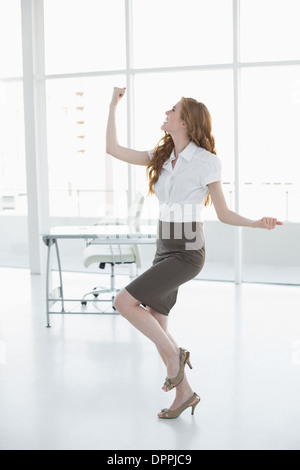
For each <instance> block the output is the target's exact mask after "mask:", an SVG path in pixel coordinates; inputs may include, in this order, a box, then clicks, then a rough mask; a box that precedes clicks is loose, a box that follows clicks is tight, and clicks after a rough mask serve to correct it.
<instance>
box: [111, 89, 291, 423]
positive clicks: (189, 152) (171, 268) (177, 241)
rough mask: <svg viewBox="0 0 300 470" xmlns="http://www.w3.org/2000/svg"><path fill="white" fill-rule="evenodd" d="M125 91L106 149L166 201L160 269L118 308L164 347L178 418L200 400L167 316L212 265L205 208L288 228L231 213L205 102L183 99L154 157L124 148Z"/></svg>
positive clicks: (167, 415) (233, 221) (126, 292)
mask: <svg viewBox="0 0 300 470" xmlns="http://www.w3.org/2000/svg"><path fill="white" fill-rule="evenodd" d="M125 92H126V88H114V91H113V96H112V101H111V104H110V111H109V117H108V124H107V135H106V146H107V148H106V151H107V153H108V154H110V155H112V156H113V157H116V158H117V159H119V160H122V161H125V162H128V163H131V164H134V165H143V166H145V167H147V173H148V177H149V192H150V193H151V194H153V193H154V192H155V194H156V195H157V197H158V199H159V202H160V216H159V226H158V228H159V230H158V232H159V237H158V240H157V251H156V256H155V259H154V262H153V266H152V267H151V268H150V269H149V270H147V271H146V272H144V273H143V274H142V275H141V276H139V277H138V278H136V279H135V280H134V281H133V282H131V283H130V284H129V285H128V286H126V288H124V289H123V290H122V291H120V292H119V293H118V295H117V296H116V298H115V308H116V309H117V310H118V311H119V312H120V314H121V315H122V316H123V317H125V318H126V319H127V320H128V321H129V322H130V323H132V325H133V326H135V328H137V329H138V330H139V331H140V332H141V333H143V334H144V335H145V336H146V337H147V338H149V339H150V340H151V341H153V343H154V344H155V346H156V347H157V349H158V352H159V354H160V355H161V357H162V360H163V361H164V363H165V365H166V368H167V378H166V381H165V383H164V385H163V390H164V391H166V392H167V391H169V390H171V389H173V388H175V387H176V397H175V400H174V402H173V404H172V405H171V406H170V408H168V409H164V410H162V411H161V413H159V414H158V417H159V418H163V419H172V418H177V417H178V416H179V415H180V414H181V413H182V412H183V411H184V410H185V409H186V408H189V407H191V408H192V414H193V413H194V409H195V407H196V406H197V404H198V403H199V401H200V398H199V397H198V395H197V394H196V393H194V392H193V390H192V388H191V386H190V384H189V382H188V380H187V378H186V375H185V371H184V369H185V365H186V364H188V365H189V367H190V368H191V363H190V353H189V351H187V350H185V349H183V348H179V347H178V345H177V343H176V341H175V340H174V339H173V338H172V336H171V335H170V333H169V332H168V328H167V324H168V314H169V311H170V310H171V308H172V307H173V306H174V304H175V302H176V298H177V292H178V288H179V286H180V285H181V284H183V283H185V282H187V281H188V280H190V279H193V278H194V277H195V276H196V275H197V274H199V272H200V271H201V269H202V267H203V265H204V260H205V242H204V236H203V222H202V220H203V219H202V215H201V212H202V209H203V207H204V205H208V204H209V203H210V201H212V202H213V204H214V207H215V209H216V212H217V215H218V218H219V220H220V221H221V222H223V223H225V224H230V225H236V226H243V227H253V228H257V227H258V228H264V229H268V230H272V229H274V228H275V226H276V225H282V222H278V221H277V219H274V218H268V217H264V218H263V219H261V220H257V221H252V220H249V219H246V218H244V217H242V216H240V215H238V214H237V213H235V212H232V211H230V210H229V209H228V207H227V204H226V201H225V197H224V194H223V191H222V184H221V162H220V160H219V158H218V157H217V156H216V150H215V142H214V138H213V136H212V124H211V116H210V114H209V112H208V110H207V108H206V107H205V105H203V104H202V103H199V102H197V101H196V100H193V99H191V98H182V99H181V101H180V102H179V103H177V104H176V105H175V106H174V107H173V108H172V109H171V110H170V111H167V112H166V120H165V122H164V124H163V125H162V127H161V129H162V130H163V131H164V132H165V135H164V137H163V138H162V139H161V141H160V142H159V143H158V145H157V146H156V147H155V149H154V150H153V151H151V152H147V151H144V152H141V151H136V150H133V149H129V148H125V147H122V146H120V145H119V143H118V139H117V131H116V123H115V113H116V108H117V105H118V103H119V101H120V99H121V98H122V97H123V96H124V94H125Z"/></svg>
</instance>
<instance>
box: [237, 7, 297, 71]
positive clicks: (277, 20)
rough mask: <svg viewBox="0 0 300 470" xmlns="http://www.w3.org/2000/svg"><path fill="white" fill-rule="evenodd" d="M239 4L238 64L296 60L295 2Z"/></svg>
mask: <svg viewBox="0 0 300 470" xmlns="http://www.w3.org/2000/svg"><path fill="white" fill-rule="evenodd" d="M240 3H241V59H242V61H244V62H251V61H273V60H296V59H297V60H299V59H300V48H299V44H300V28H299V18H300V2H299V0H242V1H241V2H240ZM254 32H255V33H254Z"/></svg>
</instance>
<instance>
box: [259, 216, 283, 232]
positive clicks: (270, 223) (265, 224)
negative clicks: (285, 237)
mask: <svg viewBox="0 0 300 470" xmlns="http://www.w3.org/2000/svg"><path fill="white" fill-rule="evenodd" d="M276 225H283V222H279V221H278V220H277V219H273V218H272V217H263V218H262V219H260V220H257V221H255V222H254V228H265V229H267V230H273V229H274V228H275V226H276Z"/></svg>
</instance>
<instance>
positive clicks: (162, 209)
mask: <svg viewBox="0 0 300 470" xmlns="http://www.w3.org/2000/svg"><path fill="white" fill-rule="evenodd" d="M148 153H149V158H150V160H152V158H153V150H151V151H149V152H148ZM174 159H175V152H174V150H173V152H172V153H171V156H170V158H169V160H167V161H166V162H165V163H164V165H163V167H162V170H161V174H160V176H159V179H158V182H157V183H156V184H155V185H154V192H155V195H156V196H157V198H158V200H159V219H160V220H161V221H162V222H193V221H195V222H203V209H204V201H205V198H206V196H207V195H208V192H209V190H208V187H207V185H208V184H210V183H213V182H215V181H221V171H222V165H221V161H220V159H219V158H218V157H217V156H216V155H214V154H213V153H211V152H208V151H207V150H205V149H203V148H202V147H198V146H197V145H196V144H195V143H194V142H190V143H189V145H188V146H187V147H186V148H185V149H184V150H183V151H182V152H181V153H180V154H179V157H178V160H177V162H176V164H175V167H174V169H173V168H172V161H173V160H174Z"/></svg>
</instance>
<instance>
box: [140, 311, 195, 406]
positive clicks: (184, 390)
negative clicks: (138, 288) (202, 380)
mask: <svg viewBox="0 0 300 470" xmlns="http://www.w3.org/2000/svg"><path fill="white" fill-rule="evenodd" d="M146 308H147V310H148V311H149V312H150V313H151V315H152V316H153V317H154V318H155V319H156V321H157V322H158V323H159V324H160V326H161V327H162V329H163V330H164V331H165V333H166V334H167V336H168V337H169V339H170V341H172V343H173V344H174V345H175V346H176V347H177V348H178V345H177V343H176V341H175V340H174V338H173V337H172V336H171V335H170V333H169V332H168V317H167V316H165V315H162V314H161V313H159V312H157V311H155V310H154V309H152V308H150V307H148V306H147V307H146ZM156 347H157V350H158V352H159V354H160V356H161V358H162V360H163V362H164V363H165V364H166V358H165V357H164V354H163V351H162V350H160V348H159V347H158V346H156ZM193 393H194V392H193V390H192V388H191V386H190V384H189V382H188V380H187V377H186V374H184V379H183V381H182V382H181V384H179V385H178V386H177V387H176V396H175V400H174V402H173V404H172V405H171V406H170V409H171V410H176V408H178V407H179V406H181V405H182V404H183V403H185V402H186V401H187V400H189V399H190V398H191V397H192V396H193Z"/></svg>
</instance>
